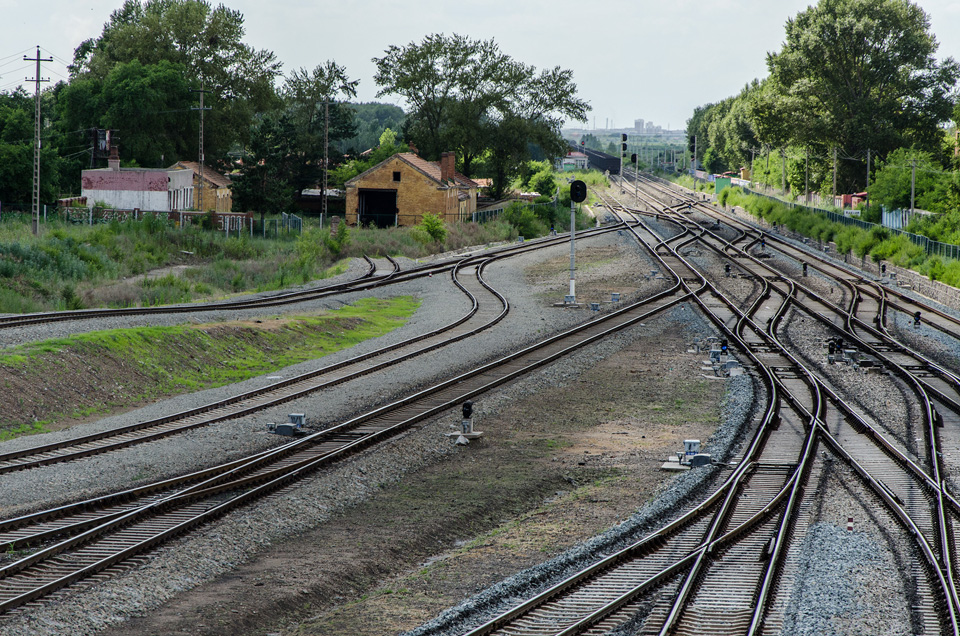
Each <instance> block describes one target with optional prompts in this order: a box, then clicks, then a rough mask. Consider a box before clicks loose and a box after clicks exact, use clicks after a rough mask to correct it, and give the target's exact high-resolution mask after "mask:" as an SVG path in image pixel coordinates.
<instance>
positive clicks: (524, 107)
mask: <svg viewBox="0 0 960 636" xmlns="http://www.w3.org/2000/svg"><path fill="white" fill-rule="evenodd" d="M374 62H375V63H376V65H377V73H376V75H375V81H376V82H377V84H378V85H379V86H380V87H381V89H380V91H379V93H378V95H387V94H393V95H399V96H401V97H402V98H404V100H406V102H407V103H408V104H409V105H410V112H409V114H408V117H407V121H406V125H405V129H404V137H405V138H406V139H408V140H411V141H413V142H414V143H415V144H416V145H417V147H418V148H419V151H420V153H421V154H422V155H423V156H424V157H426V158H428V159H437V158H438V157H439V156H440V153H441V152H442V151H444V150H456V151H457V154H458V158H459V160H460V163H461V167H462V170H463V172H464V174H466V175H468V176H469V175H471V174H473V164H474V162H475V161H477V160H478V159H480V158H481V157H483V158H484V163H485V164H486V165H487V166H491V168H492V172H493V174H492V176H493V177H494V189H495V190H497V191H499V192H501V193H502V191H503V189H504V188H505V187H506V184H507V182H508V181H509V179H510V178H511V177H512V176H513V175H514V174H515V172H516V170H517V168H518V167H519V165H521V164H522V163H523V161H524V160H525V159H526V158H528V157H529V151H530V148H529V146H530V144H538V145H540V146H541V147H542V148H543V149H544V151H545V152H546V153H547V154H548V155H550V156H554V155H556V154H559V153H560V152H562V151H564V150H565V148H566V142H564V141H563V139H562V137H561V136H560V126H561V124H562V123H563V121H564V120H565V119H573V120H578V121H586V113H587V111H588V110H589V104H587V102H585V101H584V100H582V99H580V98H578V97H577V91H576V88H577V87H576V84H575V83H574V82H573V75H572V73H571V72H570V71H568V70H563V69H560V68H555V69H551V70H547V71H542V72H538V71H537V69H535V68H534V67H532V66H528V65H525V64H523V63H521V62H518V61H516V60H514V59H512V58H511V57H510V56H508V55H506V54H505V53H503V52H501V51H500V49H499V46H498V45H497V44H496V42H495V41H494V40H492V39H491V40H487V41H480V40H472V39H470V38H467V37H464V36H460V35H457V34H454V35H452V36H445V35H443V34H434V35H429V36H427V37H426V38H424V40H423V41H422V42H419V43H417V42H413V43H410V44H408V45H406V46H404V47H397V46H391V47H390V48H388V49H387V50H386V54H385V55H384V56H383V57H381V58H374Z"/></svg>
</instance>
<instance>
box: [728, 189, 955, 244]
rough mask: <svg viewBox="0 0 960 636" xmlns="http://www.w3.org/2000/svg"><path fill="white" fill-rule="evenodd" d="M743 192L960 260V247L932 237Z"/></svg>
mask: <svg viewBox="0 0 960 636" xmlns="http://www.w3.org/2000/svg"><path fill="white" fill-rule="evenodd" d="M743 191H744V192H746V193H748V194H752V195H754V196H758V197H763V198H765V199H770V200H771V201H775V202H777V203H780V204H782V205H786V206H788V207H790V208H803V209H805V210H810V211H812V212H817V213H819V214H823V215H824V216H826V217H827V218H828V219H829V220H831V221H833V222H834V223H840V224H842V225H854V226H856V227H858V228H860V229H862V230H866V231H867V232H869V231H871V230H873V229H874V228H882V229H884V230H886V231H887V232H889V233H890V234H892V235H894V236H896V235H903V236H906V237H907V239H908V240H909V241H910V242H911V243H913V244H914V245H917V246H919V247H920V248H921V249H923V251H924V252H926V253H927V254H929V255H931V256H940V257H941V258H952V259H955V260H960V246H957V245H954V244H952V243H942V242H940V241H934V240H933V239H931V238H930V237H928V236H923V235H922V234H914V233H913V232H907V231H905V230H902V229H898V228H892V227H885V226H883V225H880V224H877V223H869V222H867V221H863V220H861V219H858V218H856V217H853V216H846V215H844V214H838V213H836V212H833V211H831V210H825V209H823V208H816V207H813V206H809V205H803V204H801V203H794V202H792V201H784V200H783V199H780V198H777V197H774V196H770V195H768V194H763V193H761V192H755V191H753V190H751V189H750V188H743Z"/></svg>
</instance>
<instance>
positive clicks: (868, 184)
mask: <svg viewBox="0 0 960 636" xmlns="http://www.w3.org/2000/svg"><path fill="white" fill-rule="evenodd" d="M864 190H865V191H866V192H867V209H868V210H869V209H870V149H869V148H867V187H866V188H864Z"/></svg>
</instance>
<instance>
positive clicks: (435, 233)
mask: <svg viewBox="0 0 960 636" xmlns="http://www.w3.org/2000/svg"><path fill="white" fill-rule="evenodd" d="M417 227H419V228H422V229H423V231H424V232H426V233H427V235H428V236H429V237H430V238H431V239H432V240H434V241H436V242H437V243H443V242H444V241H445V240H446V239H447V226H446V224H445V223H444V222H443V220H442V219H441V218H440V217H438V216H437V215H435V214H429V213H427V214H424V215H423V217H421V219H420V224H419V225H418V226H417Z"/></svg>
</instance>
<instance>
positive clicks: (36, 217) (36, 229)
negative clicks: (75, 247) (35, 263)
mask: <svg viewBox="0 0 960 636" xmlns="http://www.w3.org/2000/svg"><path fill="white" fill-rule="evenodd" d="M23 59H24V61H26V62H36V63H37V76H36V77H35V78H33V79H30V78H29V77H27V78H26V80H27V81H28V82H36V84H37V114H36V127H35V133H34V138H33V234H34V235H37V234H39V233H40V82H49V81H50V80H49V79H43V78H42V77H40V62H52V61H53V58H52V57H46V58H41V57H40V45H37V57H27V56H26V55H24V56H23Z"/></svg>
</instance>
